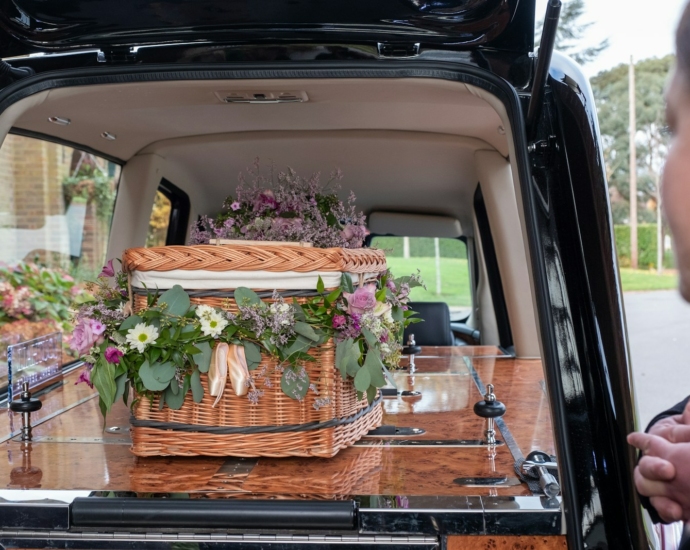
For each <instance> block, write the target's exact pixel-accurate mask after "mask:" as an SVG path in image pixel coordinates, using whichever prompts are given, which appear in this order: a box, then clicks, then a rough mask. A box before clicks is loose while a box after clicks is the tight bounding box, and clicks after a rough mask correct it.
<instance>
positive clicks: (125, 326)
mask: <svg viewBox="0 0 690 550" xmlns="http://www.w3.org/2000/svg"><path fill="white" fill-rule="evenodd" d="M143 322H144V320H143V319H142V318H141V317H139V316H138V315H130V316H129V317H127V319H125V320H124V321H122V324H121V325H120V328H119V329H118V330H119V331H125V330H129V329H131V328H134V327H135V326H137V325H138V324H139V323H143Z"/></svg>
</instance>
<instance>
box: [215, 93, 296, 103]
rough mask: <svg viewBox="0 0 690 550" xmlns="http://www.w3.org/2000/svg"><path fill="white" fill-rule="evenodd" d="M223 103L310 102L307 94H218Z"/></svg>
mask: <svg viewBox="0 0 690 550" xmlns="http://www.w3.org/2000/svg"><path fill="white" fill-rule="evenodd" d="M216 97H217V98H218V99H220V100H221V101H222V102H223V103H304V102H305V101H309V98H308V97H307V92H267V91H253V92H235V91H231V92H216Z"/></svg>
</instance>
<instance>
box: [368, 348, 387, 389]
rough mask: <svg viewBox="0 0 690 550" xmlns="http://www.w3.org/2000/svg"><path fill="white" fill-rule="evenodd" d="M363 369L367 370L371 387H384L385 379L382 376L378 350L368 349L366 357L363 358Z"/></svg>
mask: <svg viewBox="0 0 690 550" xmlns="http://www.w3.org/2000/svg"><path fill="white" fill-rule="evenodd" d="M363 367H364V368H366V369H368V370H369V375H370V376H371V385H372V386H374V387H376V388H382V387H383V386H385V385H386V379H385V378H384V376H383V363H382V362H381V356H380V354H379V350H378V349H376V348H369V351H367V356H366V357H365V358H364V365H363Z"/></svg>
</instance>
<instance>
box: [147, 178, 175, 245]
mask: <svg viewBox="0 0 690 550" xmlns="http://www.w3.org/2000/svg"><path fill="white" fill-rule="evenodd" d="M171 212H172V202H171V201H170V199H169V198H168V197H166V196H165V194H163V193H162V192H161V191H160V190H158V191H157V192H156V198H155V200H154V201H153V210H151V219H150V220H149V232H148V234H147V235H146V246H147V247H152V246H165V244H166V240H167V238H168V227H169V225H170V214H171Z"/></svg>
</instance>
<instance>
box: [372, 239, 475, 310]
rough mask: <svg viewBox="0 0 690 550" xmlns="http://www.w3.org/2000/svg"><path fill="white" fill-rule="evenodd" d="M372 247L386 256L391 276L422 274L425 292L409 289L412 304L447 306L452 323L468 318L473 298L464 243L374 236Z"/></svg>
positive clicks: (454, 240)
mask: <svg viewBox="0 0 690 550" xmlns="http://www.w3.org/2000/svg"><path fill="white" fill-rule="evenodd" d="M371 245H372V246H375V247H377V248H381V249H382V250H384V251H385V252H386V261H387V263H388V267H389V268H390V269H391V271H393V273H394V274H396V275H397V274H399V273H414V272H416V271H417V270H419V271H420V272H421V274H422V280H423V281H424V284H425V285H426V289H424V288H414V289H412V292H411V297H412V301H415V302H446V303H447V304H448V306H449V309H450V316H451V320H454V321H458V320H461V319H465V318H467V317H468V316H469V314H470V312H471V309H472V294H471V285H470V275H469V268H468V265H467V246H466V245H465V243H464V242H463V241H461V240H460V239H443V238H426V237H378V236H375V237H374V238H373V239H372V241H371Z"/></svg>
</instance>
